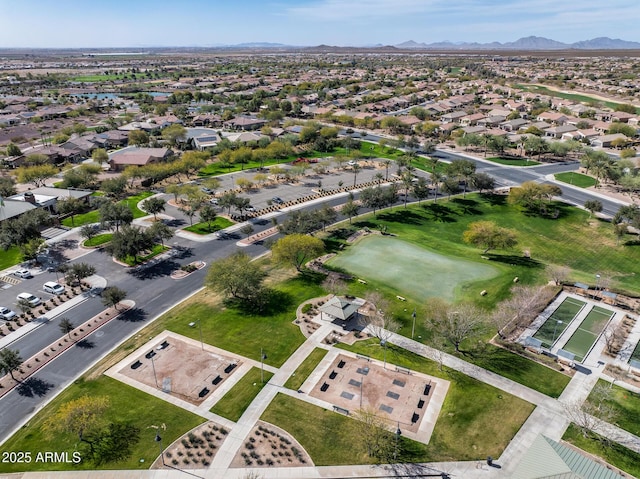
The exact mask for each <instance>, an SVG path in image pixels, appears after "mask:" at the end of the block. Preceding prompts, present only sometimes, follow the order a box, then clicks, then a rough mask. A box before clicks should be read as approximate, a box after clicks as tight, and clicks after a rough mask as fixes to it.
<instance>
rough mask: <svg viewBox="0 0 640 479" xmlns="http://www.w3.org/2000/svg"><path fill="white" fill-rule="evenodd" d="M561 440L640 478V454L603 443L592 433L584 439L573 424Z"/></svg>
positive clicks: (614, 443)
mask: <svg viewBox="0 0 640 479" xmlns="http://www.w3.org/2000/svg"><path fill="white" fill-rule="evenodd" d="M562 439H564V440H565V441H567V442H570V443H571V444H573V445H574V446H576V447H579V448H580V449H582V450H584V451H586V452H588V453H590V454H593V455H595V456H598V457H601V458H602V459H604V460H605V461H606V462H608V463H609V464H611V465H613V466H615V467H617V468H618V469H621V470H623V471H625V472H627V473H628V474H631V475H632V476H633V477H640V454H638V453H637V452H634V451H632V450H631V449H627V448H626V447H624V446H622V445H620V444H618V443H617V442H609V441H605V440H604V438H602V437H601V436H598V435H597V434H594V433H591V435H590V437H586V438H585V437H584V436H583V435H582V433H581V432H580V429H579V428H578V427H577V426H575V425H574V424H571V425H570V426H569V428H568V429H567V431H566V432H565V433H564V436H562Z"/></svg>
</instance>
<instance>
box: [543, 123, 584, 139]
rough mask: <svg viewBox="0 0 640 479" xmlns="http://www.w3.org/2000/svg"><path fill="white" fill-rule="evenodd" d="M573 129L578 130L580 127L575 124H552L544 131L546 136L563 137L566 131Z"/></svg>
mask: <svg viewBox="0 0 640 479" xmlns="http://www.w3.org/2000/svg"><path fill="white" fill-rule="evenodd" d="M572 131H578V128H577V127H576V126H574V125H559V126H552V127H551V128H547V129H546V130H545V131H544V136H545V137H547V138H561V137H562V135H564V134H565V133H569V132H572Z"/></svg>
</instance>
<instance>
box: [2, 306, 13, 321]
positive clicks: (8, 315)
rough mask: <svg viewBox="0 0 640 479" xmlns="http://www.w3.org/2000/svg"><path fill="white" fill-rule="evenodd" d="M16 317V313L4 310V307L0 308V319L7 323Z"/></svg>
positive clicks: (7, 309)
mask: <svg viewBox="0 0 640 479" xmlns="http://www.w3.org/2000/svg"><path fill="white" fill-rule="evenodd" d="M15 317H16V312H15V311H12V310H10V309H9V308H5V307H4V306H0V319H3V320H5V321H8V320H10V319H13V318H15Z"/></svg>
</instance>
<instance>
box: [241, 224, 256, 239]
mask: <svg viewBox="0 0 640 479" xmlns="http://www.w3.org/2000/svg"><path fill="white" fill-rule="evenodd" d="M253 232H254V229H253V226H252V225H251V223H247V224H246V225H244V226H243V227H242V228H240V233H242V234H243V235H246V237H247V238H248V237H249V236H251V235H252V234H253Z"/></svg>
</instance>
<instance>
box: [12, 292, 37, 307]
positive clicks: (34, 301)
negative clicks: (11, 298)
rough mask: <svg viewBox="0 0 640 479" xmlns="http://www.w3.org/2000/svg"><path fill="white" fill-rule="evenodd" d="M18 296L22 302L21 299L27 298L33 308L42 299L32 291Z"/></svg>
mask: <svg viewBox="0 0 640 479" xmlns="http://www.w3.org/2000/svg"><path fill="white" fill-rule="evenodd" d="M17 298H18V302H20V301H21V300H25V301H26V302H27V303H29V306H31V307H32V308H33V307H34V306H38V305H39V304H40V302H41V301H42V300H41V299H40V298H38V297H37V296H34V295H33V294H31V293H20V294H19V295H18V296H17Z"/></svg>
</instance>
